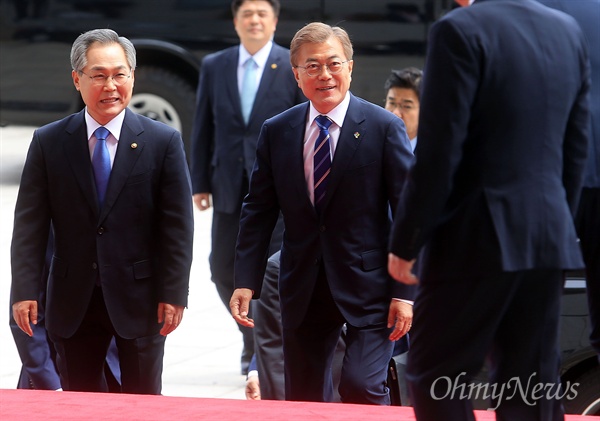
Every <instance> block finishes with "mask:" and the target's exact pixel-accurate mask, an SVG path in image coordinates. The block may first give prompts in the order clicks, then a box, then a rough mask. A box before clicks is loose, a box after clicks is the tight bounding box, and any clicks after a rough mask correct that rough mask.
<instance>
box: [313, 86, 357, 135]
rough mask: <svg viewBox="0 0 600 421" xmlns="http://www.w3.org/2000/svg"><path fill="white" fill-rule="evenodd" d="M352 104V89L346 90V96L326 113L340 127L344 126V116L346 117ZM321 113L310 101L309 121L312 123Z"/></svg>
mask: <svg viewBox="0 0 600 421" xmlns="http://www.w3.org/2000/svg"><path fill="white" fill-rule="evenodd" d="M349 106H350V91H347V92H346V96H345V97H344V99H343V100H342V102H340V103H339V104H338V105H337V106H336V107H335V108H334V109H333V110H331V111H329V112H328V113H327V114H325V115H326V116H327V117H329V119H330V120H331V121H333V122H334V123H335V124H336V125H337V126H338V127H342V124H343V123H344V118H346V113H347V112H348V107H349ZM319 115H321V113H320V112H318V111H317V109H316V108H315V107H314V106H313V104H312V102H311V103H310V111H309V113H308V121H309V122H310V124H312V122H313V121H314V120H315V118H316V117H317V116H319Z"/></svg>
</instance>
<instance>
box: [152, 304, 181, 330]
mask: <svg viewBox="0 0 600 421" xmlns="http://www.w3.org/2000/svg"><path fill="white" fill-rule="evenodd" d="M183 310H184V307H183V306H176V305H173V304H167V303H158V323H159V324H160V323H163V322H164V325H163V327H162V329H161V330H160V334H161V335H163V336H167V335H168V334H169V333H171V332H173V331H174V330H175V329H177V326H179V324H180V323H181V319H183Z"/></svg>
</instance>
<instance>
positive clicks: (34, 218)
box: [11, 131, 50, 304]
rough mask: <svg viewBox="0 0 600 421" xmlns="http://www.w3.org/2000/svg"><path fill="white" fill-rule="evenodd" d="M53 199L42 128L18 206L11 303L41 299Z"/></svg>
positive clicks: (34, 142)
mask: <svg viewBox="0 0 600 421" xmlns="http://www.w3.org/2000/svg"><path fill="white" fill-rule="evenodd" d="M49 204H50V201H49V200H48V181H47V178H46V166H45V163H44V158H43V152H42V148H41V145H40V141H39V132H38V131H36V132H35V133H34V135H33V140H32V142H31V145H30V147H29V152H28V153H27V159H26V161H25V166H24V168H23V174H22V176H21V184H20V187H19V194H18V196H17V203H16V208H15V222H14V229H13V237H12V244H11V269H12V287H11V304H14V303H15V302H19V301H23V300H37V299H38V296H39V293H40V285H39V282H40V279H41V277H42V274H43V271H44V263H45V255H46V249H47V243H48V235H49V234H48V233H49V232H50V205H49Z"/></svg>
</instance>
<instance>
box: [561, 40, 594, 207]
mask: <svg viewBox="0 0 600 421" xmlns="http://www.w3.org/2000/svg"><path fill="white" fill-rule="evenodd" d="M581 43H582V46H583V47H582V50H581V55H580V65H581V80H582V81H583V82H582V85H581V88H580V89H579V92H578V95H577V98H576V100H575V102H574V104H573V108H572V109H571V113H570V115H569V121H568V122H567V129H566V132H565V141H564V146H563V150H564V153H563V156H564V170H563V185H564V186H565V191H566V192H567V202H568V203H569V207H570V209H571V213H572V214H573V215H575V212H576V209H577V205H578V203H579V196H580V192H581V186H582V183H583V170H582V169H583V168H584V166H585V161H586V157H587V152H588V142H589V141H590V137H591V132H592V127H591V120H590V104H589V92H590V89H591V70H590V62H589V59H588V54H587V49H586V48H585V42H584V40H583V35H582V42H581Z"/></svg>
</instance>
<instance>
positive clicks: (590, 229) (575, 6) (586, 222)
mask: <svg viewBox="0 0 600 421" xmlns="http://www.w3.org/2000/svg"><path fill="white" fill-rule="evenodd" d="M540 1H541V2H542V3H543V4H545V5H546V6H549V7H553V8H555V9H558V10H562V11H563V12H565V13H567V14H569V15H571V16H573V17H574V18H575V20H576V21H577V23H578V24H579V26H581V30H582V31H583V33H584V34H585V36H586V39H587V42H588V51H589V54H590V64H591V69H592V90H591V94H590V99H591V101H590V111H591V114H592V128H591V130H592V131H591V135H590V143H589V149H588V159H587V165H586V169H585V176H584V179H583V190H582V191H581V200H580V201H579V208H578V209H577V217H576V218H575V222H576V226H577V233H578V234H579V238H581V249H582V251H583V260H584V262H585V268H586V280H587V292H588V302H589V307H590V318H591V322H592V330H591V334H590V342H591V344H592V346H593V347H594V349H595V350H596V352H597V353H598V355H600V217H599V216H598V215H600V25H599V24H598V22H600V0H577V1H572V0H540Z"/></svg>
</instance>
